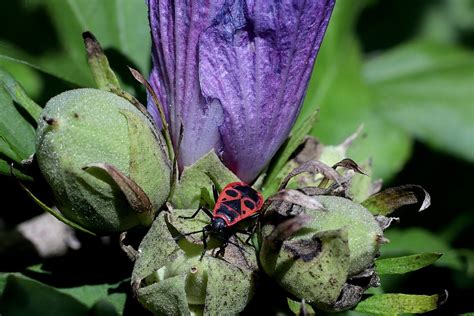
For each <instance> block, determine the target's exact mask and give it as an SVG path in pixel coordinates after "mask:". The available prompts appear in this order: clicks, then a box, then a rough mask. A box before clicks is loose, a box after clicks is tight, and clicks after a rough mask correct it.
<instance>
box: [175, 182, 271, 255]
mask: <svg viewBox="0 0 474 316" xmlns="http://www.w3.org/2000/svg"><path fill="white" fill-rule="evenodd" d="M213 193H214V199H215V200H216V204H215V206H214V209H213V210H212V213H211V211H210V210H209V209H207V208H204V207H202V206H200V207H199V208H198V209H197V210H196V212H194V214H193V215H191V216H181V218H184V219H191V218H195V217H196V215H197V214H198V213H199V212H200V211H203V212H204V213H206V214H207V216H209V218H211V223H210V224H208V225H206V226H204V227H203V228H202V230H198V231H193V232H190V233H186V234H182V235H179V236H178V237H176V238H175V239H179V238H181V237H184V236H189V235H192V234H197V233H200V232H201V233H202V235H203V238H202V242H203V245H204V250H203V253H202V255H201V258H202V256H203V255H204V253H205V251H206V248H207V237H208V233H211V234H214V235H216V237H217V238H218V239H221V240H222V241H224V246H225V245H226V244H227V243H228V242H229V243H231V242H230V241H229V238H230V236H232V234H233V233H235V232H239V233H244V234H247V235H252V233H250V232H248V231H246V230H239V229H237V228H235V226H234V225H236V224H237V223H240V222H242V221H243V220H244V219H247V218H254V217H257V216H258V215H259V211H260V209H261V208H262V206H263V202H264V201H263V196H262V194H261V193H260V192H258V191H256V190H254V189H253V188H252V187H251V186H249V185H248V184H246V183H244V182H232V183H229V184H227V185H226V186H225V187H224V189H223V190H222V192H220V194H219V193H217V191H216V189H215V188H213ZM223 234H224V237H222V235H223Z"/></svg>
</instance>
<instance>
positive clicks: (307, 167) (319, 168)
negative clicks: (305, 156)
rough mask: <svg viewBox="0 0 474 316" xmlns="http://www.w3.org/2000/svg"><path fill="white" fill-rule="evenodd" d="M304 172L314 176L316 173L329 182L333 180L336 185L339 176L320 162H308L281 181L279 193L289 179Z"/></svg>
mask: <svg viewBox="0 0 474 316" xmlns="http://www.w3.org/2000/svg"><path fill="white" fill-rule="evenodd" d="M304 172H309V173H311V174H313V175H316V174H318V173H321V174H322V175H323V176H324V177H325V178H327V179H329V180H333V181H335V182H337V183H339V174H338V173H337V171H336V170H334V169H333V168H331V167H329V166H328V165H326V164H324V163H322V162H321V161H317V160H310V161H307V162H305V163H303V164H302V165H301V166H299V167H297V168H295V169H293V171H291V172H290V173H289V174H288V175H287V176H286V177H285V178H284V179H283V181H282V183H281V184H280V188H279V191H280V190H282V189H284V188H285V187H286V185H287V184H288V182H289V181H290V180H291V178H293V177H295V176H297V175H299V174H301V173H304Z"/></svg>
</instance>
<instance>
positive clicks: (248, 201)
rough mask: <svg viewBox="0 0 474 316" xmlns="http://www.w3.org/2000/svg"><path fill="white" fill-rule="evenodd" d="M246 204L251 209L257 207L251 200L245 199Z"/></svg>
mask: <svg viewBox="0 0 474 316" xmlns="http://www.w3.org/2000/svg"><path fill="white" fill-rule="evenodd" d="M244 205H245V206H246V207H248V208H250V209H253V208H254V207H255V203H254V202H252V201H250V200H245V201H244Z"/></svg>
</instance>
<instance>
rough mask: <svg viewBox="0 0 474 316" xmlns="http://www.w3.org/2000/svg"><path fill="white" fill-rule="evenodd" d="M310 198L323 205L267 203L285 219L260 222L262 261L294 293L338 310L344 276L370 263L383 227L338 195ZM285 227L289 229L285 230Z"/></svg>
mask: <svg viewBox="0 0 474 316" xmlns="http://www.w3.org/2000/svg"><path fill="white" fill-rule="evenodd" d="M312 198H314V199H316V200H317V201H318V202H319V203H320V204H321V206H322V207H321V209H318V210H313V209H308V208H304V207H301V206H298V205H293V204H291V203H288V202H280V201H276V202H273V204H272V205H270V207H269V209H268V210H269V212H270V213H271V212H276V213H278V214H280V215H279V216H277V218H278V221H281V220H282V218H281V216H282V215H283V216H284V217H285V216H286V217H287V218H288V219H287V220H284V221H283V222H280V223H276V222H272V221H271V220H270V221H269V222H268V223H267V224H266V225H264V226H263V229H262V237H263V243H262V249H261V252H260V261H261V263H262V267H263V269H264V270H265V272H266V273H267V274H269V275H270V276H272V277H273V278H274V279H275V280H276V281H277V282H278V283H280V285H281V286H282V287H283V288H284V289H286V290H287V291H288V292H290V293H291V294H293V295H294V296H296V297H297V298H299V299H305V301H306V302H307V303H309V304H312V305H315V306H318V307H319V308H323V309H327V310H336V309H337V308H335V306H337V304H339V302H338V299H339V298H340V297H341V292H342V291H343V288H345V287H347V284H346V282H347V280H348V279H350V278H351V277H354V276H356V275H360V274H361V273H363V272H364V271H366V269H368V268H371V267H372V266H373V263H374V260H375V257H376V256H377V255H378V251H379V246H380V241H381V238H382V237H383V231H382V229H381V228H380V226H379V225H378V223H377V221H376V219H375V217H374V216H373V215H372V214H371V213H370V212H369V211H368V210H367V209H365V208H364V207H363V206H361V205H360V204H357V203H354V202H352V201H351V200H348V199H345V198H341V197H336V196H313V197H312ZM289 214H291V215H290V216H288V215H289ZM293 216H296V217H293ZM288 231H293V232H292V233H289V235H285V234H288ZM290 235H291V236H290ZM344 308H346V306H344ZM342 309H343V308H342Z"/></svg>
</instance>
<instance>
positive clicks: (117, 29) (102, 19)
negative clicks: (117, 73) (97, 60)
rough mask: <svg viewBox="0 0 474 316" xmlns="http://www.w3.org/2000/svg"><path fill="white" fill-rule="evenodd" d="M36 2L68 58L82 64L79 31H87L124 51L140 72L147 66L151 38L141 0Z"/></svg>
mask: <svg viewBox="0 0 474 316" xmlns="http://www.w3.org/2000/svg"><path fill="white" fill-rule="evenodd" d="M39 3H41V4H42V5H45V6H46V8H47V9H48V11H49V12H50V15H51V17H52V18H53V22H54V23H55V26H56V29H57V30H58V32H59V37H60V38H61V41H62V44H63V46H64V48H65V49H66V51H68V52H69V54H70V60H71V62H78V63H79V64H80V65H83V66H85V65H86V63H85V58H84V56H85V55H84V45H83V43H82V38H81V34H82V33H83V32H85V31H91V32H92V33H94V34H95V36H96V37H97V38H98V39H99V41H100V43H101V45H102V47H104V49H108V48H114V49H116V50H118V51H119V52H120V53H122V54H125V56H127V57H128V58H130V60H131V61H132V62H133V63H134V64H135V65H137V66H138V68H139V69H140V70H141V71H142V72H143V71H146V70H147V69H148V67H149V59H150V47H151V44H150V43H151V40H150V34H149V27H148V17H147V6H146V3H145V2H144V1H127V0H101V1H89V0H67V1H64V0H46V1H45V0H41V1H40V2H39ZM81 68H82V67H81ZM85 70H87V71H88V68H87V67H85Z"/></svg>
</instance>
